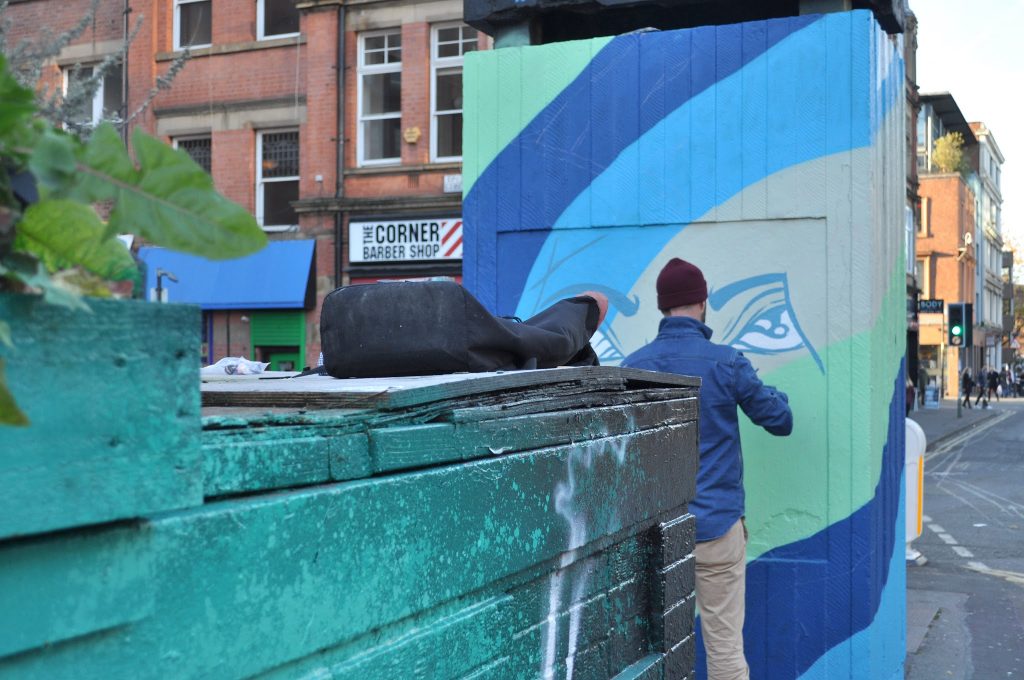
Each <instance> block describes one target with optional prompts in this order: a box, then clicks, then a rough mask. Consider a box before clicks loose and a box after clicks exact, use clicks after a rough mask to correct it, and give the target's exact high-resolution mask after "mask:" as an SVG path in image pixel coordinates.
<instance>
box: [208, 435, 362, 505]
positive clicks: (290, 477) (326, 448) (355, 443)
mask: <svg viewBox="0 0 1024 680" xmlns="http://www.w3.org/2000/svg"><path fill="white" fill-rule="evenodd" d="M296 429H298V428H274V430H276V431H274V432H273V434H274V435H277V436H274V437H262V438H260V439H257V440H250V441H238V440H239V439H241V438H240V437H237V436H236V437H232V438H225V437H215V436H208V435H210V434H211V433H204V446H203V477H204V483H203V491H204V493H205V495H206V496H221V495H226V494H235V493H243V492H252V491H263V490H269V489H282V488H287V487H293V486H309V485H312V484H322V483H324V482H328V481H331V480H345V479H353V478H356V477H366V476H369V474H370V464H369V453H368V451H367V442H366V435H365V434H335V435H331V434H323V435H320V434H318V435H315V436H302V432H303V430H301V429H299V431H298V432H296V431H295V430H296Z"/></svg>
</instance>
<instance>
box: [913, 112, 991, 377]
mask: <svg viewBox="0 0 1024 680" xmlns="http://www.w3.org/2000/svg"><path fill="white" fill-rule="evenodd" d="M949 132H959V133H960V134H962V135H963V137H964V140H965V145H964V146H965V148H970V147H971V146H973V145H975V144H977V140H976V139H975V137H974V133H973V131H972V130H971V127H970V125H968V123H967V120H966V119H965V118H964V116H963V114H962V113H961V112H960V107H959V106H958V105H957V103H956V100H955V99H953V96H952V95H950V94H949V93H941V94H922V95H921V113H920V117H919V118H918V121H917V169H918V172H919V173H920V176H919V179H920V189H919V191H920V195H921V222H920V227H919V229H918V233H917V254H916V262H915V265H916V268H917V277H916V278H917V281H918V284H919V286H920V288H921V297H922V298H924V299H941V300H944V301H945V303H946V305H947V306H948V305H949V304H950V303H953V302H971V303H972V304H973V302H974V299H975V290H976V287H977V274H976V264H975V256H976V249H975V246H974V243H975V238H976V232H977V224H976V213H975V209H976V206H975V192H974V191H973V190H972V189H971V187H970V185H969V181H970V178H971V176H970V175H968V176H967V177H965V176H964V175H963V174H961V173H960V172H955V171H954V172H940V171H939V168H938V166H937V165H936V163H935V158H934V154H935V143H936V141H937V140H938V139H939V138H941V137H943V136H944V135H946V134H947V133H949ZM945 329H946V324H945V317H944V315H943V314H924V315H921V316H920V347H919V357H920V361H921V363H922V368H923V369H924V372H925V374H926V375H927V379H928V380H929V381H933V382H935V383H936V384H939V385H941V386H943V393H944V394H945V395H947V396H955V395H956V394H957V389H958V387H957V386H958V375H959V371H960V368H961V367H966V366H972V367H974V368H978V367H980V365H981V362H980V359H979V356H980V352H978V350H977V349H972V350H967V351H964V350H960V349H957V348H952V347H948V346H947V343H946V333H945ZM975 332H976V335H975V338H974V340H975V344H976V343H977V342H978V337H977V331H975Z"/></svg>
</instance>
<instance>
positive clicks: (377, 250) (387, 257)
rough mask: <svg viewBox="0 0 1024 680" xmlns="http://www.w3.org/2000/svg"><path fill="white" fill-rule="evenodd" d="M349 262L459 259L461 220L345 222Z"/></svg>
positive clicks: (450, 218)
mask: <svg viewBox="0 0 1024 680" xmlns="http://www.w3.org/2000/svg"><path fill="white" fill-rule="evenodd" d="M348 234H349V240H348V259H349V262H405V261H409V260H460V259H462V218H461V217H448V218H427V219H415V218H413V219H408V220H393V221H384V220H379V221H372V222H349V225H348Z"/></svg>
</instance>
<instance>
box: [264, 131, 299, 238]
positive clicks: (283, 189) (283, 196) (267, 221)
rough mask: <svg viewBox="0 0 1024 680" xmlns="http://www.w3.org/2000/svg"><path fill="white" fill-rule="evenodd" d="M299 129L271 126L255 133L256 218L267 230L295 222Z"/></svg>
mask: <svg viewBox="0 0 1024 680" xmlns="http://www.w3.org/2000/svg"><path fill="white" fill-rule="evenodd" d="M297 200H299V131H298V130H274V131H272V132H261V133H259V134H258V135H257V137H256V220H257V221H258V222H259V223H260V224H261V225H263V228H264V229H267V230H268V231H283V230H286V229H290V228H293V227H295V226H297V225H298V223H299V219H298V215H297V214H296V213H295V208H293V207H292V202H293V201H297Z"/></svg>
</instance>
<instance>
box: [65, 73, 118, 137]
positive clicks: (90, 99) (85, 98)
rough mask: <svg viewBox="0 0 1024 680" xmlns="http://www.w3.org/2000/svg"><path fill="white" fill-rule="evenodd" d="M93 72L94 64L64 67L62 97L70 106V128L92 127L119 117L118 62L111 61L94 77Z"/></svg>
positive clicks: (84, 128) (79, 129) (88, 128)
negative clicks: (96, 77)
mask: <svg viewBox="0 0 1024 680" xmlns="http://www.w3.org/2000/svg"><path fill="white" fill-rule="evenodd" d="M95 73H96V67H95V66H79V67H74V68H67V69H64V101H65V102H67V103H68V104H69V105H70V108H71V110H70V116H69V121H68V124H67V127H68V129H70V130H74V131H76V132H81V131H84V130H91V129H92V128H94V127H95V126H96V125H98V124H99V123H100V122H101V121H104V120H112V119H116V118H121V113H122V112H121V106H122V104H123V103H124V97H123V96H122V91H121V86H122V84H123V83H122V82H121V76H122V68H121V64H120V63H117V64H113V65H112V66H111V67H110V68H108V69H107V72H106V73H105V74H104V75H103V77H102V78H100V79H98V80H97V79H94V77H93V76H94V74H95ZM90 90H92V92H91V93H90Z"/></svg>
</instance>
